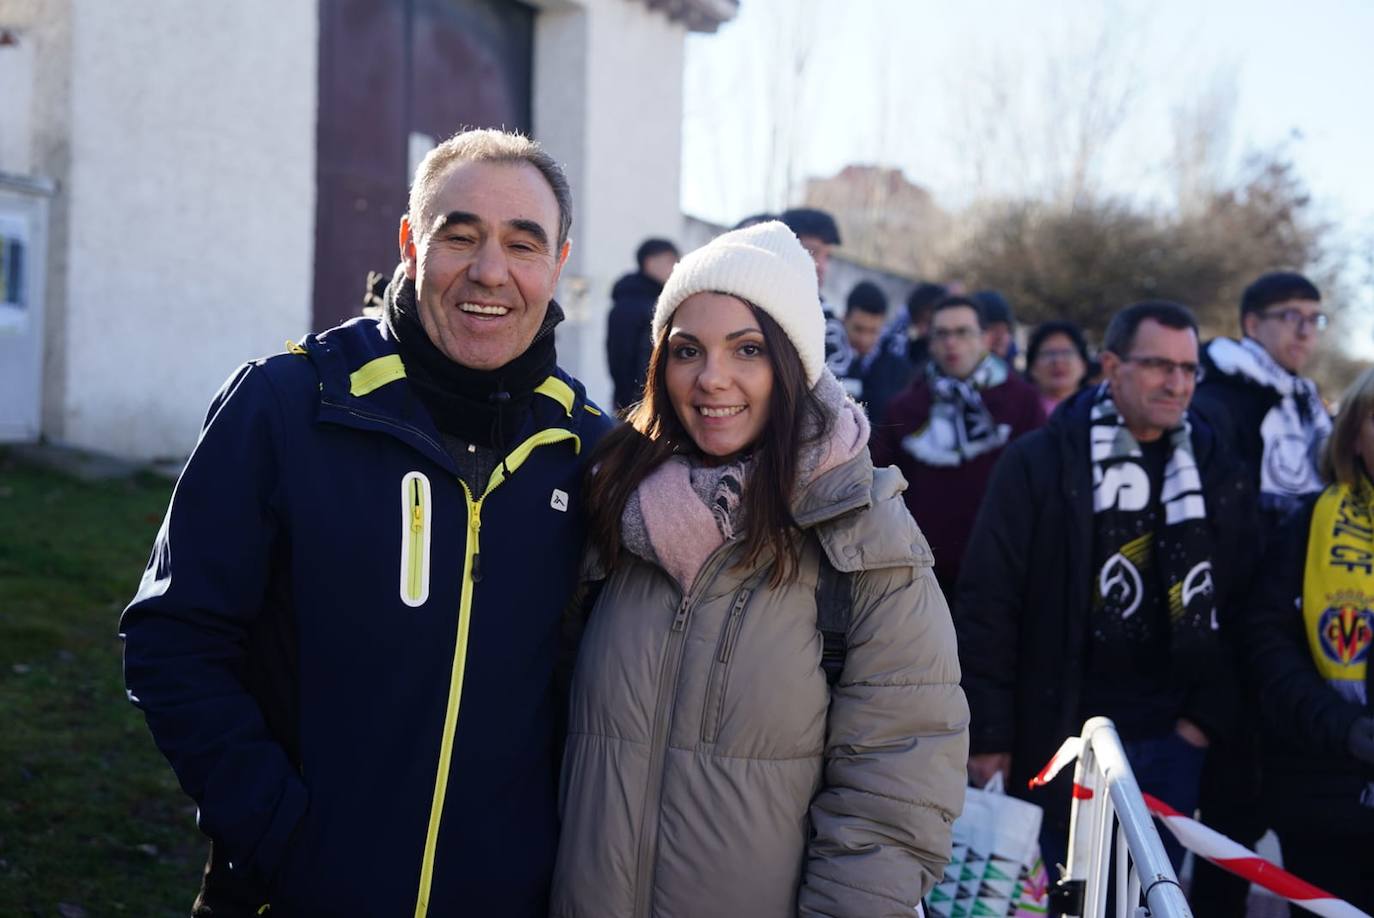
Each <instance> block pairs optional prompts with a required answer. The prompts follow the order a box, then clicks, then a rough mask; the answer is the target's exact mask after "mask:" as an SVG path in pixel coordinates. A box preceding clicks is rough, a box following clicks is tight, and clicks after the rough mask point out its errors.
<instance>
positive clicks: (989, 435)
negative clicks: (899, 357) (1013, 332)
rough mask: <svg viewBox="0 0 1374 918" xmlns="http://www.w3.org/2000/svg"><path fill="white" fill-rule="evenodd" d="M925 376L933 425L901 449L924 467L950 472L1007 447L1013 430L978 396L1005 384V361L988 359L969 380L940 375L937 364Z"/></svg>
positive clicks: (912, 436) (904, 442)
mask: <svg viewBox="0 0 1374 918" xmlns="http://www.w3.org/2000/svg"><path fill="white" fill-rule="evenodd" d="M926 372H927V374H928V377H929V384H930V419H929V420H928V421H926V423H925V425H924V426H922V427H921V429H920V430H918V431H916V432H915V433H912V434H909V435H908V436H906V437H905V438H903V440H902V449H904V450H906V451H907V452H908V453H910V454H911V455H912V456H913V457H914V458H915V459H916V461H917V462H920V463H923V464H925V465H934V466H942V467H951V466H957V465H963V464H964V463H965V462H968V461H969V460H970V459H975V458H977V457H978V456H981V455H983V454H984V453H988V452H991V451H992V450H995V449H1001V448H1002V447H1003V446H1006V445H1007V441H1008V440H1009V439H1011V425H1010V424H999V423H998V422H997V419H996V418H994V417H993V416H992V412H991V411H989V410H988V406H987V405H985V404H984V403H983V397H982V396H981V395H979V394H978V393H979V392H980V391H982V390H983V389H991V388H992V387H994V386H1000V385H1002V383H1004V382H1006V381H1007V365H1006V363H1005V362H1004V361H1003V360H1002V358H1000V357H998V356H996V355H995V354H988V355H986V356H985V357H984V358H983V359H982V361H981V362H979V364H978V366H976V367H974V368H973V372H972V373H970V374H969V376H968V378H967V379H955V378H954V377H953V376H948V375H946V374H944V373H942V372H941V371H940V370H939V368H938V367H937V366H936V364H935V362H934V361H932V362H931V363H929V364H928V365H927V370H926Z"/></svg>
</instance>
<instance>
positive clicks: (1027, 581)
mask: <svg viewBox="0 0 1374 918" xmlns="http://www.w3.org/2000/svg"><path fill="white" fill-rule="evenodd" d="M1093 399H1094V390H1092V389H1089V390H1085V391H1083V392H1080V393H1078V394H1077V395H1075V396H1072V397H1071V398H1070V399H1069V401H1067V402H1065V403H1064V404H1063V405H1061V406H1060V408H1059V409H1058V410H1057V411H1056V412H1055V413H1054V415H1053V417H1052V418H1051V419H1050V422H1049V424H1048V425H1047V426H1046V427H1043V428H1041V429H1040V430H1036V431H1032V432H1031V433H1028V434H1026V435H1025V436H1024V437H1021V438H1020V439H1019V440H1016V441H1015V442H1013V443H1011V444H1010V445H1009V446H1007V448H1006V450H1005V451H1004V452H1003V454H1002V457H1001V458H1000V459H999V460H998V463H997V467H996V469H994V471H993V475H992V480H991V482H990V484H989V486H988V489H987V492H986V493H985V495H984V497H983V504H982V507H981V509H980V511H979V513H978V519H977V521H976V522H975V524H974V528H973V534H972V536H971V538H970V541H969V545H968V550H967V552H966V554H965V555H964V562H963V566H962V568H961V575H960V579H959V589H958V593H957V605H956V607H955V618H954V622H955V628H956V630H957V632H958V636H959V661H960V665H961V667H962V669H963V685H964V691H965V693H966V694H967V695H968V700H969V709H970V713H971V717H972V720H971V724H970V751H971V752H972V753H974V754H978V753H992V752H1010V753H1011V754H1012V764H1011V775H1010V779H1011V780H1010V782H1009V788H1010V790H1011V791H1012V792H1014V793H1016V794H1018V795H1024V796H1027V797H1028V799H1031V800H1035V801H1036V802H1038V803H1040V804H1041V805H1046V803H1047V799H1046V792H1045V791H1035V792H1030V793H1029V794H1028V793H1027V791H1026V789H1025V788H1026V782H1027V781H1028V780H1029V779H1030V778H1031V777H1032V776H1033V775H1035V774H1036V773H1037V772H1038V771H1039V770H1040V769H1041V768H1042V767H1043V766H1044V765H1045V764H1046V763H1047V762H1048V761H1049V759H1050V757H1051V756H1052V755H1053V754H1054V752H1055V750H1056V749H1058V747H1059V744H1060V743H1061V742H1062V741H1063V740H1064V739H1065V738H1066V737H1068V736H1076V735H1077V734H1078V733H1079V732H1080V731H1081V729H1082V726H1083V724H1082V721H1081V712H1080V709H1079V708H1080V700H1081V695H1082V690H1083V682H1084V676H1085V673H1086V671H1087V653H1088V640H1087V639H1088V612H1089V610H1090V608H1091V606H1092V576H1093V574H1092V565H1093V551H1092V535H1093V509H1092V463H1091V461H1090V459H1089V456H1090V453H1089V446H1088V419H1089V413H1090V411H1091V408H1092V404H1093ZM1191 421H1192V425H1193V450H1194V456H1195V458H1196V460H1197V464H1198V470H1199V472H1200V474H1201V476H1202V487H1203V494H1204V498H1205V500H1206V502H1207V518H1208V521H1209V522H1210V524H1211V529H1212V538H1213V546H1214V556H1213V559H1212V560H1213V569H1214V582H1215V584H1216V588H1217V591H1218V594H1217V609H1218V617H1219V619H1220V621H1221V625H1222V628H1223V630H1224V629H1226V628H1227V627H1236V626H1237V624H1238V620H1239V618H1240V615H1239V614H1238V613H1239V610H1240V606H1239V605H1238V604H1237V599H1238V596H1240V595H1242V594H1241V593H1240V590H1241V589H1242V588H1243V585H1245V584H1246V583H1247V582H1248V580H1249V576H1250V571H1251V566H1252V565H1251V554H1252V551H1251V546H1252V545H1253V529H1252V527H1253V519H1254V497H1253V493H1254V492H1253V490H1252V489H1251V487H1250V486H1249V481H1248V479H1246V478H1244V477H1243V476H1238V475H1236V474H1235V467H1236V466H1235V461H1234V459H1232V458H1231V456H1230V453H1229V451H1228V450H1227V448H1226V446H1225V444H1224V442H1222V441H1220V440H1219V439H1218V438H1217V436H1216V434H1215V432H1214V430H1213V429H1212V428H1211V427H1210V426H1209V425H1207V424H1206V423H1205V422H1204V421H1202V420H1201V419H1200V418H1198V417H1195V416H1193V417H1191ZM1215 658H1216V665H1215V667H1208V668H1207V672H1208V675H1207V676H1205V677H1203V678H1202V679H1199V680H1198V681H1197V682H1196V683H1195V684H1194V685H1192V686H1190V687H1189V689H1188V694H1187V697H1186V698H1185V701H1184V706H1183V710H1182V711H1181V712H1180V716H1183V717H1187V718H1188V719H1190V720H1192V721H1194V722H1195V723H1197V724H1198V725H1199V726H1200V727H1201V728H1202V730H1203V732H1205V733H1206V734H1207V735H1208V736H1209V737H1213V738H1215V737H1218V736H1219V735H1221V734H1223V733H1224V732H1225V731H1224V728H1225V727H1226V726H1227V725H1228V724H1229V723H1230V721H1231V720H1232V717H1233V715H1234V712H1235V705H1236V700H1237V699H1236V694H1237V688H1236V677H1235V673H1234V668H1233V666H1232V665H1231V664H1230V662H1229V660H1230V655H1229V654H1227V653H1225V652H1223V651H1222V648H1221V646H1220V642H1219V643H1218V647H1217V651H1216V654H1215ZM1067 783H1068V782H1067V781H1056V782H1055V785H1064V786H1067ZM1057 797H1058V793H1056V795H1055V798H1053V799H1050V800H1049V803H1048V806H1047V809H1046V812H1047V818H1054V817H1055V816H1057V815H1058V814H1059V813H1060V810H1061V807H1059V806H1057ZM1067 813H1068V810H1067V808H1062V814H1063V816H1062V818H1064V819H1067ZM1051 814H1054V815H1051Z"/></svg>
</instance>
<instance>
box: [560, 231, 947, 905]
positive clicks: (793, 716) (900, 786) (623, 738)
mask: <svg viewBox="0 0 1374 918" xmlns="http://www.w3.org/2000/svg"><path fill="white" fill-rule="evenodd" d="M653 335H654V350H653V356H652V358H651V359H650V365H649V368H648V373H647V375H646V379H647V382H646V385H645V392H644V399H643V401H641V402H640V403H638V404H637V405H635V406H634V407H633V408H632V409H631V410H630V412H629V415H628V419H627V420H628V423H627V424H626V425H625V426H623V427H621V428H619V429H617V430H616V431H613V432H612V433H611V434H609V435H607V436H606V437H605V438H604V439H603V440H602V442H601V444H600V446H599V447H598V453H597V456H596V458H595V460H594V461H593V463H592V470H591V472H590V475H589V483H588V489H587V491H586V492H585V493H586V499H587V505H588V507H589V508H590V509H589V514H590V525H591V532H590V541H591V543H592V545H593V547H594V548H593V551H592V553H591V557H590V559H589V562H588V569H589V578H590V579H592V580H596V581H599V582H600V583H601V588H600V589H599V591H597V592H595V595H596V597H597V598H596V600H595V604H594V607H593V608H592V609H591V612H590V617H589V618H588V620H587V622H586V630H585V633H584V636H583V639H582V645H581V650H580V653H579V656H578V661H577V669H576V673H575V675H574V679H573V687H572V697H571V704H570V716H569V727H568V743H567V749H566V754H565V756H564V763H563V774H562V785H561V786H562V804H563V805H562V817H563V823H562V836H561V842H560V847H559V853H558V863H557V867H556V869H555V875H554V881H553V895H552V903H551V910H550V913H551V915H553V916H567V918H571V916H598V918H600V916H627V918H628V916H642V918H649V916H660V915H661V916H668V915H672V916H697V915H699V916H751V918H752V916H765V918H766V916H779V918H780V916H784V915H797V914H798V913H800V914H803V915H833V916H844V915H855V916H858V915H863V916H878V915H894V916H896V915H902V916H910V915H911V913H912V909H913V908H914V907H915V906H916V904H917V903H918V902H919V901H920V899H921V898H922V897H923V896H924V895H925V894H926V893H927V892H928V891H929V890H930V888H931V887H932V886H933V885H934V883H936V882H937V881H938V880H939V878H940V877H941V875H942V872H943V869H944V865H945V863H946V862H947V860H948V857H949V849H950V823H951V822H952V821H953V819H954V817H955V816H956V815H957V814H958V812H959V809H960V807H961V806H962V803H963V786H964V775H965V760H966V758H967V748H968V735H967V726H968V708H967V705H966V703H965V701H964V696H963V692H962V691H961V690H960V688H959V668H958V658H957V654H956V651H955V643H954V631H953V628H952V626H951V624H950V619H949V610H948V609H947V608H946V606H945V602H944V599H943V597H942V596H941V594H940V591H939V589H938V588H937V587H936V584H935V580H934V577H933V576H932V574H931V568H930V565H931V555H930V549H929V547H928V546H927V545H926V542H925V539H924V537H923V536H922V535H921V533H920V531H919V530H918V529H917V528H916V524H915V523H914V522H912V520H911V517H910V515H909V514H908V513H907V511H906V507H905V504H904V503H903V501H902V499H901V496H900V495H901V491H902V489H903V488H904V487H905V482H903V481H902V479H901V476H900V474H898V473H897V472H896V470H895V469H882V470H875V469H874V468H873V465H872V462H871V461H870V459H869V456H868V448H867V440H868V422H867V420H866V419H865V416H864V413H863V411H862V409H860V408H859V407H858V406H857V405H855V404H854V403H853V402H852V401H850V400H849V398H848V397H847V396H846V395H845V393H844V391H843V389H842V388H841V387H840V385H839V383H838V382H837V381H836V380H835V378H834V376H832V375H831V374H830V372H829V371H827V370H826V369H825V368H824V343H823V337H824V320H823V317H822V314H821V307H820V302H819V299H818V296H817V291H816V274H815V270H814V268H813V266H812V263H811V259H810V257H809V256H808V255H807V254H806V251H805V250H804V249H803V248H802V247H801V244H800V243H799V242H798V241H797V238H796V237H795V236H794V235H792V233H791V232H790V231H789V230H788V229H787V228H786V227H785V226H784V225H783V224H781V223H778V222H776V221H773V222H768V223H762V224H758V225H755V226H751V227H748V228H746V229H742V230H737V231H734V232H730V233H726V234H724V235H722V236H720V237H718V238H717V239H715V240H714V241H713V242H711V243H710V244H708V245H706V246H705V247H703V248H701V249H698V250H697V251H695V252H693V253H691V254H690V255H688V256H687V257H686V258H684V259H683V260H682V261H681V262H679V264H678V265H677V267H676V268H675V269H674V271H673V274H672V276H671V277H670V278H669V279H668V283H667V284H666V285H665V287H664V289H663V293H662V295H661V296H660V298H659V301H658V304H657V308H656V311H655V315H654V322H653ZM823 651H824V653H823Z"/></svg>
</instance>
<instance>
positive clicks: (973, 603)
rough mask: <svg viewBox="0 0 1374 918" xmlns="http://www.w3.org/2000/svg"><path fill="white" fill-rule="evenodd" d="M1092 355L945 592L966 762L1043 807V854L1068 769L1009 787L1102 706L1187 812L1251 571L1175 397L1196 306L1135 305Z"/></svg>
mask: <svg viewBox="0 0 1374 918" xmlns="http://www.w3.org/2000/svg"><path fill="white" fill-rule="evenodd" d="M1101 360H1102V370H1103V380H1104V381H1103V382H1102V383H1101V384H1100V385H1098V386H1095V387H1093V388H1090V389H1085V390H1083V391H1081V392H1079V393H1078V394H1076V395H1073V396H1071V397H1070V398H1069V399H1068V400H1067V401H1065V402H1064V403H1063V404H1062V405H1061V406H1060V408H1059V409H1058V410H1057V411H1056V412H1055V414H1054V416H1053V417H1052V418H1051V419H1050V421H1049V423H1048V424H1047V425H1046V426H1045V427H1044V428H1042V429H1041V430H1038V431H1035V432H1033V433H1031V434H1029V435H1027V436H1026V437H1024V438H1022V439H1021V440H1019V441H1018V442H1016V443H1013V444H1011V445H1010V446H1009V447H1007V450H1006V452H1005V453H1004V454H1003V456H1002V459H1001V461H1000V462H998V464H997V468H996V470H995V471H994V473H993V476H992V480H991V482H990V484H989V486H988V490H987V495H986V497H985V498H984V500H983V506H982V509H981V510H980V511H979V514H978V519H977V522H976V523H975V525H974V528H973V533H972V536H971V538H970V541H969V547H968V553H967V554H966V555H965V557H964V565H963V573H962V575H961V577H960V580H959V592H958V597H957V603H956V605H955V627H956V629H957V630H958V634H959V658H960V665H961V666H962V668H963V685H964V691H965V693H966V694H967V695H968V699H969V707H970V710H971V714H972V720H971V724H970V729H971V734H970V739H971V750H970V751H971V752H972V755H971V756H970V758H969V774H970V777H971V778H972V780H973V781H974V783H975V784H979V785H981V784H983V783H984V782H986V781H987V780H988V779H989V778H991V777H992V775H993V774H994V773H996V772H1001V773H1002V774H1003V775H1004V776H1006V777H1008V778H1009V780H1008V782H1007V787H1008V788H1010V789H1011V790H1012V792H1013V793H1016V794H1018V795H1023V796H1026V797H1027V799H1030V800H1032V801H1033V802H1035V803H1038V804H1040V805H1042V806H1043V807H1044V809H1045V822H1044V831H1043V832H1042V836H1041V846H1042V848H1043V850H1044V853H1045V862H1046V863H1047V864H1053V863H1056V862H1058V863H1063V862H1064V861H1063V858H1064V853H1065V850H1066V845H1067V839H1068V817H1069V808H1070V807H1069V794H1068V784H1069V782H1067V781H1056V782H1054V783H1053V784H1051V785H1050V786H1049V787H1048V788H1045V789H1042V790H1036V791H1028V790H1026V787H1027V781H1028V780H1029V779H1030V778H1031V777H1032V776H1033V775H1035V774H1036V773H1037V771H1039V769H1040V768H1041V767H1043V766H1044V765H1045V764H1046V762H1048V761H1049V759H1050V757H1051V756H1052V755H1053V754H1054V752H1055V750H1056V749H1057V748H1058V746H1059V744H1060V742H1061V741H1062V740H1063V739H1064V738H1065V737H1068V736H1071V735H1076V734H1077V733H1078V732H1079V731H1080V730H1081V728H1082V725H1083V722H1084V721H1085V720H1087V719H1088V718H1089V717H1093V716H1096V715H1103V716H1106V717H1110V718H1112V720H1113V721H1114V722H1115V723H1116V727H1117V730H1118V732H1119V733H1120V735H1121V738H1122V740H1123V743H1124V745H1125V748H1126V753H1127V757H1128V758H1129V759H1130V761H1131V764H1132V768H1133V769H1134V770H1135V773H1136V778H1137V780H1138V781H1139V782H1140V785H1141V787H1142V788H1143V789H1144V790H1145V791H1148V792H1150V793H1152V794H1154V795H1155V796H1157V797H1159V798H1161V799H1163V800H1164V801H1165V802H1167V803H1169V804H1171V805H1173V806H1174V807H1175V808H1177V809H1178V810H1180V811H1182V812H1185V813H1190V812H1192V811H1193V809H1194V807H1195V806H1196V804H1197V796H1198V784H1199V780H1200V777H1201V774H1202V766H1203V759H1204V757H1205V755H1206V752H1205V750H1206V747H1207V746H1208V744H1209V742H1210V741H1211V740H1212V739H1213V738H1215V737H1217V736H1218V735H1219V734H1220V733H1221V732H1222V727H1223V726H1224V725H1225V724H1227V723H1228V722H1229V720H1230V718H1231V716H1232V713H1233V711H1234V704H1235V700H1234V697H1233V695H1234V689H1233V684H1234V678H1233V676H1232V675H1231V674H1230V673H1229V671H1228V658H1227V656H1226V654H1225V653H1224V652H1223V651H1222V648H1221V644H1220V641H1219V633H1218V632H1219V628H1220V627H1221V626H1223V625H1224V624H1225V623H1226V617H1227V615H1228V614H1231V613H1232V610H1233V609H1234V603H1235V601H1236V597H1237V596H1238V594H1239V590H1240V589H1241V587H1242V585H1243V584H1244V583H1245V582H1246V580H1247V579H1248V570H1249V563H1248V561H1247V559H1248V558H1249V557H1250V552H1249V550H1248V545H1247V538H1246V535H1247V530H1248V527H1249V525H1250V523H1249V522H1248V519H1249V516H1250V514H1249V508H1250V507H1251V506H1252V505H1253V499H1252V496H1251V494H1252V492H1251V490H1250V488H1249V486H1248V483H1247V482H1245V481H1244V480H1242V479H1240V478H1239V477H1237V476H1236V475H1235V474H1234V467H1235V463H1234V460H1233V459H1232V457H1231V454H1230V451H1229V449H1228V447H1227V444H1226V443H1225V442H1224V441H1223V440H1221V439H1220V438H1219V437H1218V436H1217V434H1216V431H1215V430H1214V428H1213V427H1212V426H1211V425H1209V424H1207V423H1205V422H1203V421H1201V420H1200V419H1199V418H1198V417H1196V416H1195V415H1194V414H1193V413H1192V412H1190V411H1189V402H1190V400H1191V398H1192V395H1193V389H1194V386H1195V385H1196V382H1197V377H1198V374H1199V366H1198V341H1197V323H1196V320H1195V319H1194V318H1193V315H1192V313H1191V312H1190V311H1189V310H1188V309H1187V308H1186V307H1184V306H1180V305H1178V304H1176V303H1170V302H1165V301H1147V302H1143V303H1137V304H1135V305H1134V306H1130V307H1128V308H1126V309H1124V310H1122V311H1121V312H1120V313H1118V314H1117V315H1116V316H1115V317H1114V318H1113V319H1112V321H1111V323H1110V325H1109V326H1108V328H1107V333H1106V337H1105V340H1104V342H1103V350H1102V354H1101ZM1170 841H1172V840H1171V839H1166V845H1168V844H1169V842H1170ZM1170 853H1171V856H1172V857H1173V860H1174V864H1175V867H1176V868H1177V866H1178V865H1179V863H1180V861H1181V859H1182V850H1181V849H1179V848H1177V847H1176V846H1174V847H1171V851H1170Z"/></svg>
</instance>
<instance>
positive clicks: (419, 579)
mask: <svg viewBox="0 0 1374 918" xmlns="http://www.w3.org/2000/svg"><path fill="white" fill-rule="evenodd" d="M433 528H434V520H433V508H432V506H431V496H430V487H429V479H428V478H427V477H426V476H425V474H424V473H423V472H408V473H407V474H406V475H405V476H404V477H402V478H401V602H403V603H405V604H406V605H408V606H410V607H411V608H415V607H417V606H422V605H424V604H425V602H426V601H428V600H429V544H430V537H431V530H432V529H433Z"/></svg>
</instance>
